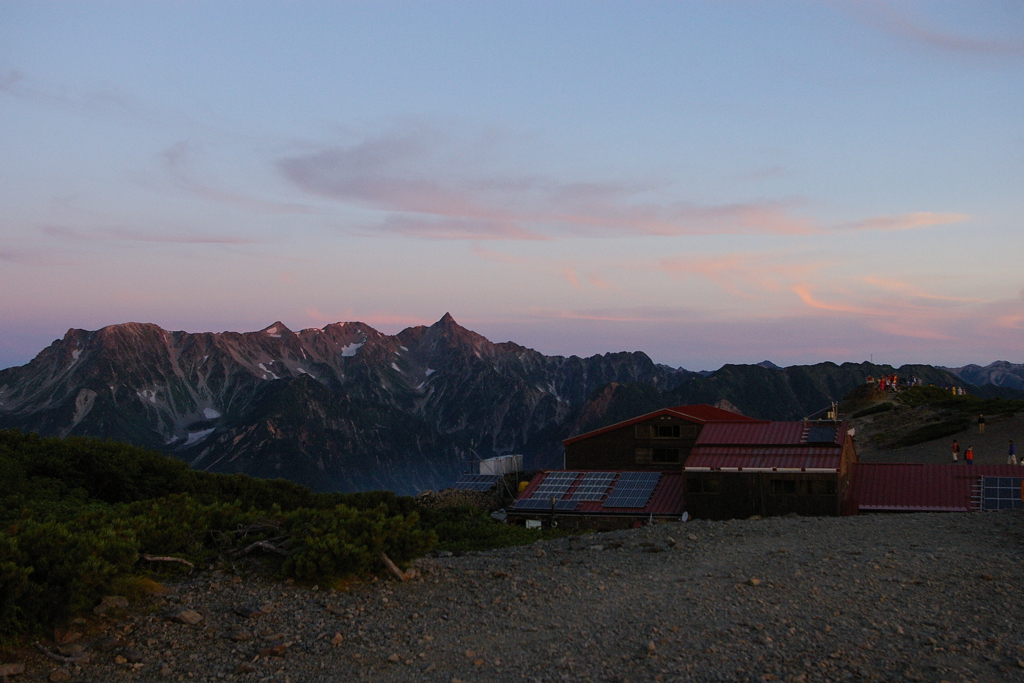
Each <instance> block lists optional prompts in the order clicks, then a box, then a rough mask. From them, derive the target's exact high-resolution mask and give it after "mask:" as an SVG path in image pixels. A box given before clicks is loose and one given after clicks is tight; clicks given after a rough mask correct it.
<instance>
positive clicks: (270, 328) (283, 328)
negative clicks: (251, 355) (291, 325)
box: [260, 320, 292, 337]
mask: <svg viewBox="0 0 1024 683" xmlns="http://www.w3.org/2000/svg"><path fill="white" fill-rule="evenodd" d="M260 332H262V333H264V334H268V335H270V336H271V337H283V336H284V335H286V334H292V331H291V330H289V329H288V326H287V325H285V324H284V323H283V322H281V321H280V320H278V321H276V322H274V323H272V324H270V325H267V326H266V327H264V328H263V329H262V330H260Z"/></svg>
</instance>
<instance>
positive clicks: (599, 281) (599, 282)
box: [587, 273, 612, 290]
mask: <svg viewBox="0 0 1024 683" xmlns="http://www.w3.org/2000/svg"><path fill="white" fill-rule="evenodd" d="M587 282H589V283H590V286H591V287H593V288H594V289H601V290H608V289H611V288H612V286H611V284H609V282H608V281H607V280H605V279H604V278H603V277H601V276H600V275H598V274H597V273H591V274H588V275H587Z"/></svg>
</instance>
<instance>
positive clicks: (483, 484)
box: [452, 474, 501, 491]
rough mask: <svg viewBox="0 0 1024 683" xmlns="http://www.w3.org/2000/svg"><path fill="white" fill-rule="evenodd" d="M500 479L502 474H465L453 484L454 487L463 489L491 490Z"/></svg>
mask: <svg viewBox="0 0 1024 683" xmlns="http://www.w3.org/2000/svg"><path fill="white" fill-rule="evenodd" d="M499 479H501V475H500V474H463V475H462V477H461V478H460V479H459V480H458V481H457V482H455V483H454V484H452V488H453V489H461V490H463V491H490V490H491V489H492V488H494V485H495V484H497V483H498V480H499Z"/></svg>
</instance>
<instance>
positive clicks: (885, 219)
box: [840, 211, 970, 231]
mask: <svg viewBox="0 0 1024 683" xmlns="http://www.w3.org/2000/svg"><path fill="white" fill-rule="evenodd" d="M969 219H970V216H968V215H967V214H963V213H933V212H931V211H917V212H914V213H905V214H901V215H896V216H874V217H872V218H866V219H864V220H861V221H857V222H856V223H847V224H845V225H842V226H840V227H842V228H849V229H852V230H882V231H890V230H916V229H920V228H930V227H932V226H935V225H950V224H953V223H962V222H964V221H966V220H969Z"/></svg>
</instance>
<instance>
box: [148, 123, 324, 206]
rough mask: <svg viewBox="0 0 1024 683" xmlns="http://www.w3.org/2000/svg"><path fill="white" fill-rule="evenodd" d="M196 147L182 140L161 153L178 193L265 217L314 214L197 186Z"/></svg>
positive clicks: (282, 203)
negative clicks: (233, 206) (268, 215)
mask: <svg viewBox="0 0 1024 683" xmlns="http://www.w3.org/2000/svg"><path fill="white" fill-rule="evenodd" d="M195 152H196V151H195V144H194V143H192V142H190V141H189V140H182V141H180V142H177V143H175V144H174V145H171V146H170V147H168V148H167V149H165V150H164V152H163V154H162V157H163V161H164V168H165V170H166V171H167V172H168V175H169V177H170V179H171V182H172V183H173V184H174V186H175V187H177V188H178V189H179V190H183V191H185V192H189V193H191V194H194V195H196V196H198V197H203V198H205V199H212V200H214V201H218V202H224V203H227V204H233V205H235V206H240V207H242V208H244V209H248V210H250V211H254V212H257V213H266V214H295V213H298V214H305V213H313V209H312V208H310V207H308V206H303V205H301V204H296V203H290V202H270V201H266V200H264V199H259V198H258V197H252V196H250V195H246V194H243V193H240V192H232V191H230V190H224V189H219V188H216V187H213V186H211V185H207V184H204V183H201V182H199V181H198V180H197V179H196V178H195V170H194V167H193V166H194V165H193V163H192V157H193V156H195Z"/></svg>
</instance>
